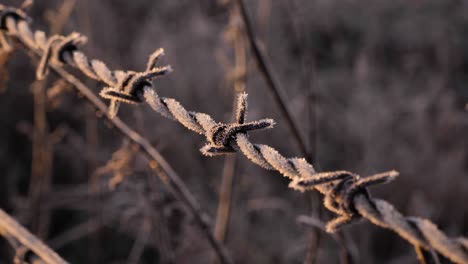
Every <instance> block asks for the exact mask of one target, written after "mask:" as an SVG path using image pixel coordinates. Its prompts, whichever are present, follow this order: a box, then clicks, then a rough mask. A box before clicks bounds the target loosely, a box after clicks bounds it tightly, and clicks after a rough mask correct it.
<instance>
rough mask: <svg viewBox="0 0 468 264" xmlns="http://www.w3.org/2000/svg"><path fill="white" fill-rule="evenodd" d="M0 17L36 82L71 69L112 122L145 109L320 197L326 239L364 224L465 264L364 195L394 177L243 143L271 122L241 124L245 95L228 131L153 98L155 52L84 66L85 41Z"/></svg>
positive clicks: (460, 245) (423, 227)
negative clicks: (92, 84)
mask: <svg viewBox="0 0 468 264" xmlns="http://www.w3.org/2000/svg"><path fill="white" fill-rule="evenodd" d="M0 11H1V13H0V28H1V29H2V30H3V32H4V33H7V34H8V37H9V38H14V39H17V40H19V41H21V42H22V43H23V44H24V45H25V46H26V47H27V48H29V49H33V50H39V51H40V52H41V53H42V58H41V63H40V64H39V67H38V71H37V76H38V77H42V76H44V74H46V72H47V70H46V66H47V65H53V66H56V67H57V66H64V65H70V66H73V67H75V68H76V69H78V70H80V71H81V72H82V73H83V74H85V75H86V76H88V77H90V78H92V79H95V80H97V81H101V82H103V83H105V84H107V85H108V87H106V88H104V89H103V90H102V91H101V93H100V95H101V96H102V97H103V98H106V99H109V100H110V106H109V115H110V116H115V115H116V114H117V112H118V106H119V104H120V103H130V104H141V103H147V104H148V105H149V106H150V107H151V108H152V109H153V110H154V111H155V112H157V113H159V114H161V115H162V116H164V117H167V118H170V119H173V120H175V121H177V122H179V123H181V124H182V125H183V126H185V127H186V128H188V129H189V130H192V131H194V132H196V133H199V134H201V135H203V136H205V137H206V139H207V142H208V143H207V144H206V145H205V146H204V147H203V148H201V152H202V153H203V154H204V155H206V156H215V155H223V154H226V153H232V152H241V153H242V154H244V155H245V156H246V157H247V158H248V159H249V160H251V161H252V162H253V163H255V164H257V165H259V166H261V167H263V168H265V169H268V170H276V171H278V172H279V173H281V174H282V175H284V176H285V177H287V178H289V179H290V180H291V183H290V184H289V186H290V187H291V188H293V189H295V190H298V191H302V192H304V191H308V190H312V189H315V190H317V191H319V192H320V193H322V194H323V195H324V206H325V207H326V208H327V209H328V210H330V211H332V212H333V213H335V214H337V217H336V218H335V219H333V220H331V221H330V222H328V223H327V226H326V229H327V231H328V232H334V231H336V230H337V229H339V228H341V227H342V226H343V225H345V224H348V223H351V222H354V221H356V220H358V219H361V218H366V219H367V220H369V221H370V222H371V223H373V224H375V225H377V226H380V227H383V228H387V229H390V230H393V231H394V232H396V233H397V234H398V235H399V236H400V237H402V238H403V239H405V240H407V241H408V242H410V243H411V244H413V245H414V246H415V248H424V249H425V250H427V251H430V252H432V251H436V252H438V253H440V254H441V255H443V256H445V257H446V258H448V259H450V260H451V261H453V262H456V263H468V245H467V244H468V243H467V242H466V241H467V240H466V238H463V237H460V238H452V237H448V236H447V235H445V234H444V233H443V232H442V231H441V230H439V229H438V227H437V226H436V225H435V224H433V223H432V222H431V221H429V220H427V219H423V218H418V217H406V216H403V215H402V214H401V213H400V212H398V211H397V210H396V209H395V207H394V206H393V205H392V204H390V203H388V202H386V201H384V200H381V199H377V198H373V197H372V196H371V195H370V193H369V191H368V187H370V186H372V185H376V184H383V183H388V182H390V181H392V180H393V179H394V178H395V177H397V176H398V172H396V171H388V172H384V173H380V174H375V175H371V176H368V177H361V176H360V175H358V174H355V173H351V172H348V171H334V172H322V173H318V172H316V171H315V169H314V167H313V166H312V165H311V164H310V163H308V162H307V161H306V160H305V159H304V158H287V157H284V156H283V155H281V154H280V153H279V152H278V151H276V150H275V149H274V148H272V147H270V146H267V145H263V144H255V143H252V142H251V141H250V140H249V137H248V132H249V131H253V130H261V129H269V128H272V127H273V125H274V121H273V120H272V119H262V120H258V121H254V122H245V119H246V112H247V94H245V93H242V94H240V95H239V99H238V108H237V114H236V117H237V118H236V122H235V123H223V122H216V121H214V120H213V119H212V118H211V116H209V115H208V114H205V113H199V112H194V111H188V110H186V109H185V108H184V107H183V106H182V104H181V103H180V102H178V101H177V100H176V99H173V98H167V97H160V96H159V95H158V94H157V92H156V91H155V90H154V88H153V85H152V83H151V81H152V80H153V79H155V78H157V77H159V76H162V75H164V74H166V73H168V72H170V71H171V68H170V66H164V67H157V66H156V65H157V61H158V58H159V57H160V56H161V55H163V50H162V49H158V50H157V51H155V52H154V53H153V54H152V55H151V56H150V59H149V61H148V64H147V67H146V69H145V71H142V72H135V71H112V70H111V69H109V68H108V67H107V66H106V64H104V63H103V62H101V61H99V60H95V59H91V60H90V59H88V58H87V57H86V55H85V54H84V53H82V52H81V51H80V50H79V47H78V46H79V45H81V44H84V43H85V42H86V38H85V37H83V36H81V35H80V34H79V33H72V34H70V35H68V36H57V35H54V36H52V37H49V38H47V37H46V35H45V33H44V32H42V31H35V32H32V31H31V29H30V27H29V24H28V20H29V18H28V17H27V16H26V15H25V14H24V13H23V12H21V10H18V9H14V8H8V7H4V6H1V5H0ZM434 255H435V254H434Z"/></svg>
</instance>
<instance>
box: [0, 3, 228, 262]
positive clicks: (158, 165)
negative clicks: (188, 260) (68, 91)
mask: <svg viewBox="0 0 468 264" xmlns="http://www.w3.org/2000/svg"><path fill="white" fill-rule="evenodd" d="M0 7H1V5H0ZM6 20H7V24H10V25H11V22H13V23H15V22H14V21H12V20H11V18H10V17H7V18H6ZM23 44H25V45H24V47H25V48H27V49H29V50H30V51H32V52H33V53H34V54H35V55H37V56H41V55H42V51H41V50H40V49H37V48H33V47H30V46H28V45H27V44H26V43H23ZM49 67H50V68H51V69H52V70H54V71H55V72H56V73H57V74H58V75H59V76H60V77H61V78H63V79H64V80H66V81H67V82H69V83H70V84H72V85H73V86H74V87H75V88H76V89H77V90H78V91H79V92H80V94H82V95H83V96H84V98H85V99H87V101H89V102H90V103H91V104H92V105H93V106H94V107H95V108H96V109H97V110H98V111H99V112H101V113H104V115H103V116H104V117H105V118H107V119H108V121H109V122H110V123H111V124H112V125H113V128H115V129H116V130H117V131H119V132H120V133H121V134H122V135H123V136H124V137H126V138H127V139H129V140H130V141H131V142H132V143H134V144H135V145H137V146H139V151H140V152H141V153H142V154H143V155H144V156H145V157H146V158H147V160H148V163H149V166H150V168H151V169H152V170H153V171H154V172H155V173H156V175H158V176H159V177H160V179H161V181H162V182H163V183H164V184H165V185H166V186H167V188H168V190H169V191H170V192H171V193H172V194H173V195H174V197H176V198H177V199H178V200H180V201H181V202H182V203H183V204H184V205H185V206H186V207H187V208H188V209H189V211H190V212H191V213H192V214H193V216H194V218H195V220H196V222H197V223H198V225H199V226H200V228H201V229H202V231H203V233H204V234H205V236H206V237H207V239H208V241H209V242H210V244H211V246H212V247H213V250H214V251H215V252H216V254H217V255H218V257H219V259H220V261H221V263H232V260H231V258H230V257H229V255H228V253H227V250H226V249H225V248H224V246H223V245H222V244H221V243H220V242H218V241H217V240H216V239H215V238H214V236H213V235H212V233H211V232H212V231H211V220H210V217H209V216H208V215H207V214H206V213H205V212H204V211H203V210H202V209H201V206H200V204H199V203H198V202H197V201H196V199H195V197H194V196H193V194H192V193H191V192H190V191H189V189H188V188H187V186H186V185H185V183H184V182H183V180H182V179H181V178H180V177H179V175H178V174H177V173H176V172H175V171H174V169H173V168H172V167H171V166H170V165H169V163H168V162H167V161H166V160H165V159H164V157H163V156H162V155H161V154H160V153H159V152H158V151H157V150H156V149H155V148H154V147H153V146H152V145H151V143H150V142H149V141H148V140H147V139H146V138H144V137H142V136H141V135H140V134H138V133H137V132H136V131H135V130H133V129H131V128H130V127H129V126H128V125H127V124H126V123H124V122H123V121H122V120H121V119H120V118H118V117H114V116H112V115H111V114H110V113H109V111H108V109H107V107H106V105H105V104H104V103H103V102H102V101H101V100H100V99H99V98H98V97H97V96H96V95H94V93H93V92H92V91H91V90H90V89H89V88H88V87H87V86H86V85H84V84H83V83H82V82H81V81H80V80H78V79H77V78H76V77H75V76H73V75H72V74H70V73H68V72H67V71H66V70H64V69H63V68H62V67H61V66H58V65H54V64H50V65H49Z"/></svg>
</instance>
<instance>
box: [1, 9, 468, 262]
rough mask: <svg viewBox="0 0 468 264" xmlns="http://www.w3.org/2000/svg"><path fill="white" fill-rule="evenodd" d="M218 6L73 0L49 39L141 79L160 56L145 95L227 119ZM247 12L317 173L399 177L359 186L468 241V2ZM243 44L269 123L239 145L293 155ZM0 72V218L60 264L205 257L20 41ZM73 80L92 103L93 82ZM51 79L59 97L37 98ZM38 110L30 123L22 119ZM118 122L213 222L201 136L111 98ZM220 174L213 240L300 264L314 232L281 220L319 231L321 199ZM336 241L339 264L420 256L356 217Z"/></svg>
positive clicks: (254, 113)
mask: <svg viewBox="0 0 468 264" xmlns="http://www.w3.org/2000/svg"><path fill="white" fill-rule="evenodd" d="M18 2H19V1H4V0H2V4H5V5H15V6H18ZM65 2H67V1H65ZM68 2H69V1H68ZM224 2H229V1H215V0H199V1H190V0H179V1H171V0H158V1H143V0H135V1H123V0H112V1H110V0H102V1H91V0H78V1H76V3H75V4H74V5H73V9H72V10H71V14H70V17H69V18H67V19H66V23H65V24H64V28H63V31H62V32H64V33H70V32H73V31H77V32H80V33H83V34H84V35H86V36H87V37H88V44H86V45H85V46H84V47H83V50H84V51H86V54H88V55H89V56H90V57H93V58H98V59H100V60H103V61H105V62H106V63H107V64H108V65H109V66H110V67H111V68H113V69H134V70H142V69H144V67H145V63H146V60H147V56H148V55H149V54H151V53H152V52H153V51H154V50H155V49H156V48H158V47H163V48H164V49H165V53H166V56H165V57H164V58H163V63H164V64H170V65H171V66H172V67H173V69H174V72H173V73H171V74H170V75H168V76H165V77H163V78H161V79H158V80H157V82H155V87H156V89H157V90H158V93H159V94H161V95H163V96H168V97H174V98H176V99H178V100H179V101H180V102H181V103H183V104H184V106H186V107H187V109H190V110H196V111H200V112H206V113H209V114H210V115H212V116H213V117H214V118H216V119H217V120H224V121H230V120H232V118H233V117H232V115H233V113H232V108H233V107H232V104H233V100H234V98H235V89H234V86H235V80H237V79H236V78H235V77H236V73H235V72H234V71H233V66H234V64H235V59H236V58H235V55H236V54H235V52H236V51H235V49H234V48H235V47H234V45H235V38H236V36H237V37H239V35H236V34H241V35H243V31H242V22H241V21H239V18H238V17H236V16H235V15H234V14H233V13H232V11H231V8H232V7H231V6H230V5H229V4H227V3H224ZM245 2H246V3H247V8H248V10H249V14H250V17H251V18H252V22H253V23H254V27H255V29H256V32H257V33H258V34H257V37H258V38H259V40H260V41H261V44H262V49H263V50H264V51H265V52H266V53H267V54H268V57H269V60H270V61H271V65H272V67H273V69H274V72H275V73H276V77H277V79H278V80H279V81H280V83H281V84H282V86H283V87H284V88H285V92H286V95H287V100H288V101H287V103H288V105H289V106H290V107H291V109H292V111H293V115H294V117H295V119H297V120H298V121H299V124H300V126H301V131H302V133H303V135H304V136H305V138H306V139H307V144H308V147H309V148H310V149H311V150H312V151H311V153H312V156H313V157H314V160H315V161H314V166H315V167H316V169H317V170H319V171H328V170H349V171H353V172H357V173H359V174H361V175H369V174H373V173H377V172H381V171H386V170H391V169H395V170H398V171H399V172H400V177H398V178H397V180H396V181H394V182H392V183H391V184H389V185H386V186H379V187H376V188H374V189H373V191H372V194H373V195H375V196H377V197H380V198H383V199H385V200H388V201H389V202H391V203H393V204H394V205H395V206H396V207H397V208H398V209H399V210H400V211H401V212H402V213H404V214H405V215H414V216H421V217H425V218H428V219H431V220H432V221H433V222H434V223H436V224H437V225H438V226H439V227H440V228H441V229H442V230H444V232H446V234H448V235H450V236H463V235H464V236H466V235H468V205H467V204H466V203H465V201H466V200H467V199H468V137H467V135H468V113H467V111H466V110H465V104H466V103H467V102H468V85H467V84H468V15H467V14H468V2H466V1H458V0H457V1H456V0H446V1H436V0H423V1H401V0H396V1H384V0H362V1H353V0H328V1H326V0H291V1H271V0H262V1H245ZM62 4H63V1H56V0H53V1H36V2H35V3H34V5H33V6H32V8H31V10H30V11H29V15H30V16H31V17H32V18H33V19H34V27H35V28H38V29H42V30H45V31H47V32H48V31H50V30H58V29H54V23H58V22H57V20H56V19H57V17H60V16H58V14H60V12H59V13H55V14H54V13H52V12H56V11H57V10H59V7H60V6H62ZM62 12H64V10H63V9H62ZM51 17H52V18H53V19H48V18H51ZM54 19H55V20H54ZM49 20H52V21H49ZM236 30H240V32H237V31H236ZM233 36H234V37H233ZM244 44H245V50H246V52H247V54H246V58H247V62H246V63H247V65H248V67H247V73H246V75H245V79H246V84H245V91H246V92H247V93H248V94H249V112H248V120H257V119H260V118H267V117H269V118H273V119H275V121H276V123H277V124H276V125H275V127H274V129H272V130H268V131H260V132H253V133H251V137H252V138H253V140H254V141H255V142H259V143H265V144H268V145H271V146H273V147H275V148H276V149H278V150H279V151H280V152H281V153H283V154H285V155H287V156H302V155H301V153H300V151H299V149H298V147H297V145H296V144H295V143H294V141H293V139H292V135H291V132H290V130H289V128H288V126H287V124H286V122H285V120H284V117H283V116H282V115H281V112H280V111H279V110H278V106H277V105H276V104H275V102H274V100H273V97H272V96H271V94H270V93H269V90H268V88H267V86H266V84H265V82H264V80H263V78H262V76H261V74H260V73H259V71H258V70H257V68H256V66H255V61H254V60H253V59H252V54H251V52H250V49H249V47H248V45H247V43H244ZM4 66H5V67H6V69H7V71H4V70H0V91H1V93H0V128H1V129H0V138H1V140H0V168H1V172H2V175H1V177H0V207H1V208H3V209H5V210H6V211H7V212H8V213H9V214H11V215H13V216H14V217H15V218H17V219H19V220H20V222H21V223H22V224H24V226H25V227H27V228H28V229H29V230H31V231H32V232H33V233H35V234H37V235H38V236H39V237H40V238H41V239H43V240H44V241H49V242H50V243H51V244H52V245H56V248H57V252H58V253H59V254H60V255H61V256H63V257H64V258H65V259H67V260H68V261H70V262H71V263H126V262H133V261H136V262H138V263H209V262H213V260H214V256H213V254H212V251H211V248H210V246H209V244H208V243H207V242H206V239H205V238H204V237H203V236H202V234H201V231H200V230H199V228H198V227H197V226H196V225H195V224H194V221H193V219H192V218H191V217H190V215H188V214H187V213H186V212H185V210H184V209H183V208H182V205H181V204H180V203H179V202H178V201H177V200H175V199H174V198H173V197H172V196H171V195H170V194H169V193H168V191H167V190H166V189H165V188H164V186H163V185H162V184H161V182H159V180H158V179H157V178H156V177H155V176H152V173H151V171H150V170H149V169H148V168H147V166H146V164H145V161H144V159H143V158H142V157H141V155H139V154H137V153H136V151H134V150H133V149H132V147H131V146H130V145H129V144H128V142H125V141H122V137H121V136H120V134H118V133H117V132H116V131H115V130H112V129H109V127H108V124H106V123H105V122H102V120H101V119H97V117H96V113H95V112H94V110H92V109H91V108H90V107H89V105H88V104H87V103H86V102H85V101H84V100H81V99H80V96H79V95H77V94H76V92H75V91H74V90H73V88H71V87H66V86H65V85H63V84H61V83H57V80H58V79H56V77H54V76H51V77H49V78H48V79H47V81H46V82H45V83H42V84H38V83H37V82H36V83H35V84H34V85H32V84H33V83H34V82H35V75H34V74H35V69H36V68H35V67H36V63H34V62H33V63H32V61H31V59H30V58H29V57H28V56H27V55H25V52H24V51H22V50H21V49H18V50H17V51H16V52H14V53H13V54H12V56H11V57H10V58H9V60H8V62H7V64H6V65H4ZM81 79H82V80H84V81H85V83H86V84H88V85H89V87H90V88H92V89H93V91H94V92H95V93H98V92H99V91H100V89H101V88H102V86H103V85H102V84H98V83H96V82H94V81H92V80H88V79H87V78H81ZM41 85H43V88H40V87H39V88H37V86H41ZM54 85H59V86H61V87H62V88H63V92H61V93H59V94H58V95H54V94H52V92H50V91H51V89H52V87H53V86H54ZM45 88H46V89H45ZM44 89H45V90H44ZM34 91H40V92H41V93H43V94H45V95H46V96H42V97H41V96H40V95H37V93H36V95H33V94H34ZM38 98H39V99H38ZM40 98H43V99H44V98H45V102H41V101H40ZM38 109H39V110H40V109H42V110H40V111H38ZM42 114H45V116H43V117H44V118H45V119H44V120H45V123H44V122H42V124H46V127H40V126H38V123H41V121H40V120H38V118H39V119H40V118H41V116H42ZM119 116H120V117H121V118H122V119H123V120H124V121H126V122H127V123H128V124H130V125H131V126H132V127H133V128H134V129H135V130H137V131H138V132H140V133H141V134H142V135H144V136H145V137H147V138H148V139H149V140H150V141H151V142H152V144H153V146H155V147H156V148H157V149H158V150H159V151H160V152H161V153H162V154H163V155H164V157H165V158H166V159H167V160H168V162H169V163H170V164H171V165H172V166H173V167H174V168H175V170H176V171H177V173H178V174H179V175H180V176H181V177H182V178H183V180H184V181H185V182H186V183H187V185H188V186H189V188H190V190H191V191H192V192H193V193H194V194H195V196H196V198H197V200H198V201H199V202H200V204H201V205H202V207H203V209H205V210H206V211H207V212H208V213H209V215H210V216H212V218H215V216H216V209H217V206H218V201H219V194H220V193H219V190H220V184H221V179H222V176H223V166H224V164H225V159H226V158H224V157H215V158H208V157H205V156H202V155H201V154H200V152H199V149H200V147H202V146H203V145H204V143H205V139H204V138H203V137H201V136H199V135H196V134H194V133H190V132H188V131H187V130H186V129H185V128H183V127H182V126H180V125H179V124H177V123H176V122H172V121H170V120H167V119H164V118H161V116H159V115H157V114H155V113H154V112H153V111H152V110H151V109H150V108H149V107H147V106H142V107H135V106H128V105H124V106H122V107H121V109H120V112H119ZM38 131H39V132H38ZM33 142H35V144H33ZM33 145H34V147H33ZM34 149H36V152H34V151H33V150H34ZM37 149H40V151H39V152H37ZM41 151H42V152H41ZM116 151H119V152H116ZM33 153H35V154H33ZM111 160H113V161H114V163H112V164H110V163H109V162H110V161H111ZM116 163H117V165H116ZM226 163H229V162H226ZM33 164H36V165H33ZM106 164H107V166H106ZM234 166H235V172H234V173H235V177H234V189H233V198H232V203H233V207H232V211H231V214H230V221H229V225H228V231H227V235H226V247H227V248H228V249H229V251H230V252H231V254H232V256H233V258H234V260H235V262H236V263H303V262H304V259H305V258H306V256H307V252H308V250H309V244H310V237H311V235H312V234H313V233H311V228H310V227H308V226H305V225H302V224H300V223H298V222H297V217H298V216H299V215H310V214H311V211H313V212H314V216H315V217H319V218H320V219H321V220H322V221H324V222H326V221H327V220H329V219H331V218H332V215H331V214H330V213H329V212H325V210H324V209H320V210H317V208H322V207H323V206H322V205H321V199H319V197H320V196H318V195H304V194H301V193H299V192H295V191H293V190H291V189H288V185H287V184H288V181H287V180H286V179H285V178H284V177H282V176H281V175H280V174H278V173H276V172H271V171H267V170H263V169H262V168H260V167H258V166H256V165H254V164H252V163H251V162H250V161H248V160H247V159H245V158H244V157H243V156H241V155H237V157H236V161H235V165H234ZM31 175H33V176H34V175H36V177H32V176H31ZM115 175H117V178H116V176H115ZM120 176H122V181H121V182H118V183H119V184H117V185H116V186H115V188H109V184H108V183H109V181H111V182H112V181H116V179H119V178H118V177H120ZM111 179H114V180H111ZM99 190H100V191H99ZM311 199H312V202H311V201H310V200H311ZM317 212H320V216H318V215H317ZM77 228H78V229H77ZM79 228H81V229H79ZM70 230H75V231H76V230H77V231H76V234H79V235H77V236H73V234H72V235H70ZM64 234H66V235H65V236H64ZM144 234H146V235H144ZM67 235H68V236H67ZM320 235H321V239H320V245H319V248H318V250H317V252H316V255H315V263H339V247H338V245H337V244H336V242H335V241H334V240H333V239H332V238H331V237H330V235H328V234H326V233H323V232H320ZM343 236H344V237H345V239H344V240H345V243H346V244H347V245H348V247H349V248H350V249H351V253H352V255H353V257H354V262H353V263H418V260H417V258H416V254H415V253H414V249H413V247H412V246H411V245H410V244H408V243H407V242H406V241H404V240H403V239H401V238H400V237H398V236H397V235H396V234H394V233H393V232H391V231H388V230H385V229H381V228H378V227H375V226H372V225H371V224H369V223H368V222H366V221H363V222H362V223H359V224H356V225H352V226H348V227H346V228H345V229H344V234H343ZM135 241H137V242H138V241H140V242H141V241H144V242H142V243H143V244H144V245H146V246H144V247H141V248H139V247H138V243H139V242H138V243H135ZM54 243H55V244H54ZM52 247H54V246H52ZM138 250H140V251H141V252H139V251H138ZM140 253H141V254H140ZM12 254H14V252H13V251H12V250H11V248H10V247H9V245H8V244H7V243H6V242H5V241H3V240H0V263H10V262H11V259H12V257H13V255H12ZM442 261H443V263H449V262H444V261H445V260H443V259H442Z"/></svg>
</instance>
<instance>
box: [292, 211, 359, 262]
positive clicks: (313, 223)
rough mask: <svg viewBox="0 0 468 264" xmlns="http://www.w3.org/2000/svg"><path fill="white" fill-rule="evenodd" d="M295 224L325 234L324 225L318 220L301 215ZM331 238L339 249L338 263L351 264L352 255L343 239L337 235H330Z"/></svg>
mask: <svg viewBox="0 0 468 264" xmlns="http://www.w3.org/2000/svg"><path fill="white" fill-rule="evenodd" d="M297 222H299V223H301V224H306V225H308V226H310V227H314V228H318V229H319V230H321V231H322V232H327V230H326V228H325V224H324V223H323V222H322V221H320V219H316V218H314V217H310V216H305V215H301V216H299V217H297ZM331 237H332V238H333V240H334V241H335V242H336V243H337V244H338V246H339V247H340V263H343V264H351V263H353V258H352V255H351V253H350V250H349V249H348V248H347V245H346V242H345V241H344V239H343V237H342V236H340V235H339V234H331Z"/></svg>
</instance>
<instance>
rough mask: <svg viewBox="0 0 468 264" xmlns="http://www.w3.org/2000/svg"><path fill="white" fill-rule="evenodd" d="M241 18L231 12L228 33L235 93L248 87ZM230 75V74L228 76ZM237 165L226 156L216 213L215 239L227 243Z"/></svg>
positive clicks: (234, 10) (234, 11) (232, 156)
mask: <svg viewBox="0 0 468 264" xmlns="http://www.w3.org/2000/svg"><path fill="white" fill-rule="evenodd" d="M238 17H239V10H238V9H235V8H233V9H231V10H230V25H229V27H228V29H227V30H228V32H229V33H232V35H231V37H232V39H231V42H232V45H233V47H234V60H235V62H234V68H233V69H232V71H233V73H234V74H233V75H234V76H235V79H234V82H233V88H234V89H233V91H234V93H236V92H237V93H239V92H243V91H245V86H246V75H247V54H246V50H245V40H244V38H243V35H242V27H240V26H239V25H238V23H236V21H237V18H238ZM228 75H229V74H228ZM236 102H237V100H236V99H234V100H233V110H232V113H233V115H234V113H235V111H236V105H237V104H236ZM236 163H237V159H236V156H234V155H229V156H226V158H225V160H224V167H223V177H222V180H221V186H220V188H219V203H218V209H217V213H216V224H215V232H214V233H215V237H216V238H217V239H218V240H220V241H223V242H225V241H226V236H227V230H228V224H229V218H230V212H231V207H232V199H233V198H232V197H233V194H234V193H233V192H234V184H235V177H236Z"/></svg>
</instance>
